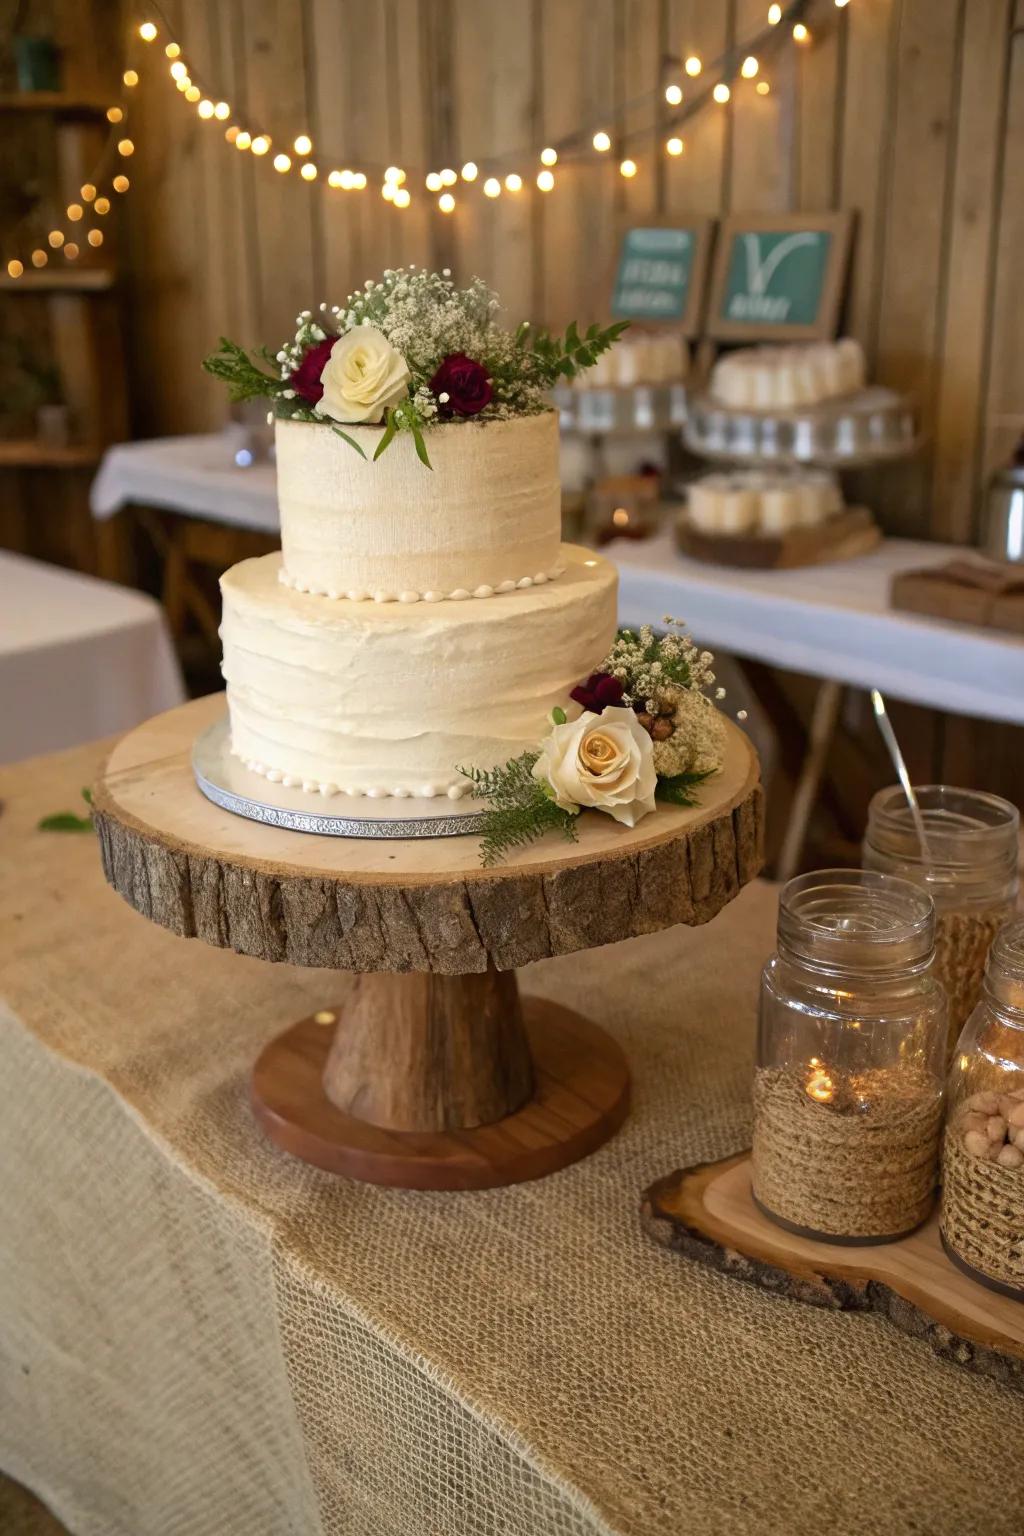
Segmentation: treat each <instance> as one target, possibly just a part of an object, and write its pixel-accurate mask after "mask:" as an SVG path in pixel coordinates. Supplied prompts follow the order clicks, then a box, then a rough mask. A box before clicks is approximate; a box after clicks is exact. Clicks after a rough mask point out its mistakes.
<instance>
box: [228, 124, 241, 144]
mask: <svg viewBox="0 0 1024 1536" xmlns="http://www.w3.org/2000/svg"><path fill="white" fill-rule="evenodd" d="M241 131H242V130H241V128H239V126H238V124H237V123H229V124H228V126H227V128H225V129H224V137H225V138H226V139H227V141H228V143H229V144H233V143H234V142H235V140H236V139H237V138H238V135H239V134H240V133H241Z"/></svg>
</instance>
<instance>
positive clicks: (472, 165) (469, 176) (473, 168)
mask: <svg viewBox="0 0 1024 1536" xmlns="http://www.w3.org/2000/svg"><path fill="white" fill-rule="evenodd" d="M479 174H480V173H479V171H478V170H477V165H476V161H475V160H467V161H466V163H465V165H464V166H463V167H462V179H463V181H476V178H477V176H478V175H479Z"/></svg>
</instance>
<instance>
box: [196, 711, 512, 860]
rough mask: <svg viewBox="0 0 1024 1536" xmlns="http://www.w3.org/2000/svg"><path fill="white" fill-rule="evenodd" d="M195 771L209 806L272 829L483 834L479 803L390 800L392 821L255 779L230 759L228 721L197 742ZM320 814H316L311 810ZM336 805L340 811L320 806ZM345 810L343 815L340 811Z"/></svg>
mask: <svg viewBox="0 0 1024 1536" xmlns="http://www.w3.org/2000/svg"><path fill="white" fill-rule="evenodd" d="M192 771H193V773H194V774H195V780H196V784H197V785H198V786H199V789H200V790H201V792H202V793H203V794H204V795H205V796H206V798H207V800H212V801H213V803H214V805H219V806H220V807H221V809H222V810H225V811H230V812H231V814H232V815H233V816H245V817H246V818H247V819H248V820H249V821H259V822H262V823H263V824H264V826H268V827H284V828H286V829H287V830H288V831H289V832H313V833H315V834H317V835H318V836H320V837H374V838H387V837H466V836H469V835H471V834H473V833H478V832H481V831H482V830H483V816H484V811H483V808H482V807H481V804H480V801H479V800H475V799H471V798H469V797H467V798H466V799H465V800H454V801H453V800H448V799H430V800H424V799H413V798H410V799H408V800H406V799H399V798H393V799H388V800H387V801H386V802H385V803H386V804H387V807H388V810H389V812H390V815H388V816H382V815H381V814H380V808H381V802H380V801H379V800H371V799H360V798H356V797H354V796H349V795H341V794H339V795H337V796H332V797H331V798H330V799H328V800H321V797H320V796H319V795H314V794H310V793H309V792H308V791H306V790H302V789H285V787H284V785H283V784H272V783H271V782H270V781H269V780H268V779H264V778H262V777H261V776H260V775H259V774H256V773H253V772H252V771H251V769H249V768H246V766H245V764H244V763H243V762H241V761H240V760H239V759H238V758H237V757H233V756H232V754H231V735H230V727H229V723H228V717H227V715H222V716H221V718H220V719H219V720H216V721H215V722H214V723H213V725H210V726H208V727H207V728H206V730H205V731H203V732H202V733H201V734H200V735H199V736H197V737H196V739H195V743H194V745H193V747H192ZM314 804H315V805H316V807H317V808H316V809H315V810H314V809H312V806H313V805H314ZM335 804H337V805H338V810H337V811H331V810H325V809H322V808H321V807H322V806H330V805H335ZM342 807H344V809H342Z"/></svg>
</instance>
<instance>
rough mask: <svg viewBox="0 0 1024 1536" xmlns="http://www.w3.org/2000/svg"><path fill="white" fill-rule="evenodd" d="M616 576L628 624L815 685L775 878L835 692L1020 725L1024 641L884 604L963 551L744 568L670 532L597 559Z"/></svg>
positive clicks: (823, 748) (807, 803) (787, 862)
mask: <svg viewBox="0 0 1024 1536" xmlns="http://www.w3.org/2000/svg"><path fill="white" fill-rule="evenodd" d="M606 553H607V554H609V555H610V557H611V559H613V560H614V561H615V563H616V565H617V566H618V569H619V578H620V583H619V616H620V622H622V623H624V624H631V625H638V624H643V623H649V622H651V620H652V619H658V618H661V617H662V616H663V615H665V614H672V615H673V616H678V617H680V618H683V619H685V620H686V622H687V624H688V625H689V627H690V629H691V630H692V632H693V634H694V636H695V638H696V639H697V640H698V641H700V642H702V643H704V644H706V645H708V646H709V647H711V648H712V649H720V650H723V651H729V652H731V653H732V654H733V655H735V656H740V657H747V658H749V659H751V660H754V661H761V662H766V663H767V664H768V665H769V666H774V667H781V668H783V669H784V670H787V671H791V672H803V673H808V674H810V675H811V676H812V677H820V678H822V679H823V683H822V686H821V688H820V689H819V690H818V696H817V699H816V701H815V707H814V712H813V716H812V719H811V725H810V732H809V740H808V749H807V753H806V756H805V759H804V765H803V769H802V771H801V775H800V780H799V783H798V785H797V789H796V794H795V796H794V800H793V807H792V811H791V815H790V820H789V825H788V827H787V831H786V838H785V842H784V844H783V848H782V852H781V854H780V857H779V864H778V869H777V873H778V875H779V876H780V878H786V877H787V876H788V875H789V874H791V873H793V872H795V869H796V865H797V861H798V859H799V854H800V850H801V848H802V846H803V840H804V835H805V832H806V827H807V819H808V816H809V814H810V810H811V806H812V804H813V801H814V798H815V795H816V794H817V790H818V787H819V785H820V782H821V776H822V773H823V771H824V765H825V758H826V756H827V753H828V747H829V743H830V741H831V738H832V735H833V732H834V730H835V725H836V721H837V719H838V714H839V708H840V704H841V702H842V694H843V689H844V687H854V688H864V689H870V688H879V689H881V691H882V692H883V693H884V694H888V695H891V697H892V698H895V699H903V700H905V701H906V702H907V703H910V704H922V705H926V706H928V707H929V708H932V709H940V710H945V711H948V712H949V713H952V714H962V715H973V716H977V717H980V718H982V719H985V720H1003V721H1009V722H1010V723H1011V724H1014V725H1024V641H1022V640H1021V639H1019V638H1018V637H1016V636H1013V635H1008V634H1003V633H1000V632H999V631H998V630H992V629H982V628H975V627H974V626H972V625H968V624H953V623H948V622H945V621H943V620H941V619H928V618H923V617H919V616H918V615H916V614H912V613H901V612H899V611H898V610H896V609H893V608H890V606H889V588H890V585H891V582H892V578H893V577H894V576H895V575H897V573H899V572H901V571H911V570H918V569H922V568H923V567H925V566H928V565H942V564H944V563H945V562H946V561H947V560H949V559H951V558H952V557H953V556H954V555H962V554H963V550H961V549H958V548H955V547H954V546H953V545H949V544H926V543H922V542H918V541H917V540H913V539H886V540H885V541H884V543H882V544H881V545H879V547H878V548H877V549H876V550H873V551H872V552H871V553H870V554H868V555H861V556H860V557H859V558H858V559H855V560H845V561H837V562H836V563H834V564H832V565H816V566H805V567H803V568H802V569H798V570H789V571H785V570H784V571H750V570H738V569H733V568H727V567H724V566H715V565H707V564H703V563H701V562H700V561H697V560H691V559H688V558H687V557H686V556H684V555H681V554H680V553H679V552H678V550H677V549H676V547H675V543H674V540H673V538H672V535H671V533H670V532H665V533H662V534H659V535H658V537H657V538H654V539H649V540H645V541H643V542H636V543H634V542H630V541H627V540H624V539H620V540H618V541H617V542H616V543H614V544H612V545H610V546H609V547H608V549H607V551H606Z"/></svg>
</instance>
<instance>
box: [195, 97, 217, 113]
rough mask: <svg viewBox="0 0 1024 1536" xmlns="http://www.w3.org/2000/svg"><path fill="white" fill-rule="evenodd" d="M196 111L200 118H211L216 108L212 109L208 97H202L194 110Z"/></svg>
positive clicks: (211, 103) (212, 106)
mask: <svg viewBox="0 0 1024 1536" xmlns="http://www.w3.org/2000/svg"><path fill="white" fill-rule="evenodd" d="M196 111H197V112H198V113H199V116H200V117H204V118H205V117H212V116H213V114H214V112H215V111H216V108H215V107H214V105H213V102H212V101H210V100H209V98H208V97H206V96H204V97H203V99H202V101H201V102H200V103H199V106H198V107H197V108H196Z"/></svg>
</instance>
